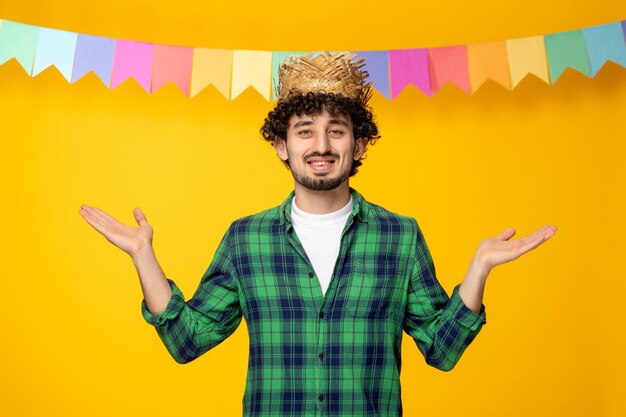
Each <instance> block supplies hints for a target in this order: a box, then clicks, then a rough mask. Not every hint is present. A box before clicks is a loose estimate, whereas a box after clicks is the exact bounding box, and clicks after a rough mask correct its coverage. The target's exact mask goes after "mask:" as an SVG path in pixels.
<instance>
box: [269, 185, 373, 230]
mask: <svg viewBox="0 0 626 417" xmlns="http://www.w3.org/2000/svg"><path fill="white" fill-rule="evenodd" d="M295 195H296V192H295V190H292V191H291V193H289V196H288V197H287V198H286V199H285V201H283V203H282V204H281V205H280V209H279V211H280V224H284V223H288V224H289V225H291V224H292V223H291V202H292V201H293V197H294V196H295ZM350 195H351V196H352V211H351V212H350V217H355V216H356V217H357V218H358V219H359V220H360V221H362V222H366V223H367V217H368V215H369V211H370V207H369V203H368V202H367V200H365V199H364V198H363V196H362V195H361V194H359V192H358V191H356V190H355V189H354V188H352V187H350Z"/></svg>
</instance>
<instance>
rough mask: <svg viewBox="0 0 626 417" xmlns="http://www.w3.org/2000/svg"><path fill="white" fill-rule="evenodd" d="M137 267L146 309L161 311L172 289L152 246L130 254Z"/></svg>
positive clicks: (156, 312) (153, 312)
mask: <svg viewBox="0 0 626 417" xmlns="http://www.w3.org/2000/svg"><path fill="white" fill-rule="evenodd" d="M131 258H132V260H133V264H134V265H135V268H136V269H137V274H138V275H139V281H140V283H141V290H142V291H143V297H144V300H145V302H146V306H147V307H148V310H150V312H151V313H152V314H155V315H156V314H159V313H161V312H163V311H164V310H165V309H166V307H167V304H168V302H169V301H170V299H171V298H172V290H171V289H170V285H169V284H168V282H167V279H166V278H165V274H164V273H163V269H161V265H159V262H158V261H157V258H156V254H155V253H154V249H153V248H152V246H150V247H148V248H147V249H146V250H143V251H140V252H138V253H136V254H134V255H132V256H131Z"/></svg>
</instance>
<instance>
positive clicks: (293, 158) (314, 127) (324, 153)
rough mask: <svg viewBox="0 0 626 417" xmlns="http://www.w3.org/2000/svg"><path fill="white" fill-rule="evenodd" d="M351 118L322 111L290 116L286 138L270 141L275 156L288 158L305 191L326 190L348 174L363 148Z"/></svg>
mask: <svg viewBox="0 0 626 417" xmlns="http://www.w3.org/2000/svg"><path fill="white" fill-rule="evenodd" d="M352 130H353V129H352V121H351V120H350V118H349V117H347V116H344V115H334V116H331V115H330V114H329V113H328V112H327V111H326V110H323V111H322V112H321V113H320V114H318V115H315V116H309V115H301V116H297V115H295V114H294V115H292V116H291V118H290V119H289V127H288V128H287V141H286V143H285V141H284V140H280V141H278V142H275V143H274V147H275V148H276V152H277V153H278V156H279V157H280V158H281V159H282V160H283V161H287V160H289V161H288V162H289V168H290V169H291V174H292V175H293V177H294V179H295V180H296V182H297V183H298V184H300V185H302V186H304V187H306V188H308V189H309V190H313V191H329V190H334V189H335V188H337V187H339V186H340V185H341V184H342V183H343V182H344V181H346V180H347V179H348V178H349V176H350V171H351V170H352V161H354V160H358V159H359V158H360V157H361V154H362V153H363V151H364V146H363V143H364V141H363V140H362V139H359V140H356V141H355V139H354V134H353V133H352Z"/></svg>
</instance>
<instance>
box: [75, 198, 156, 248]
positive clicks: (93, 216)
mask: <svg viewBox="0 0 626 417" xmlns="http://www.w3.org/2000/svg"><path fill="white" fill-rule="evenodd" d="M79 213H80V215H81V216H83V218H84V219H85V220H86V221H87V223H89V224H90V225H91V226H92V227H93V228H94V229H96V230H97V231H98V232H100V233H101V234H102V235H103V236H104V237H105V238H106V239H107V240H108V241H109V242H111V243H112V244H114V245H115V246H117V247H118V248H120V249H121V250H123V251H124V252H126V253H128V254H129V255H131V256H133V255H134V254H136V253H138V252H139V251H141V250H142V249H144V248H147V247H148V246H150V245H152V233H153V231H152V226H150V224H148V221H147V220H146V216H145V215H144V214H143V212H142V211H141V209H140V208H139V207H137V208H135V209H134V210H133V215H134V216H135V220H136V221H137V224H138V225H139V227H132V226H127V225H125V224H123V223H121V222H119V221H118V220H116V219H115V218H114V217H112V216H111V215H109V214H107V213H105V212H104V211H102V210H100V209H99V208H97V207H93V206H88V205H86V204H83V205H81V208H80V211H79Z"/></svg>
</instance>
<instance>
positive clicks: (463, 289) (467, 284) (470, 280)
mask: <svg viewBox="0 0 626 417" xmlns="http://www.w3.org/2000/svg"><path fill="white" fill-rule="evenodd" d="M488 275H489V269H488V268H486V267H485V266H484V264H483V263H481V261H480V258H479V257H478V255H477V256H475V257H474V259H472V262H471V263H470V266H469V268H468V270H467V273H466V274H465V278H464V279H463V282H462V283H461V286H460V287H459V295H460V296H461V299H462V300H463V303H465V305H466V306H467V308H469V309H470V310H472V311H474V312H475V313H480V308H481V306H482V304H483V294H484V291H485V282H486V281H487V276H488Z"/></svg>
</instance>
